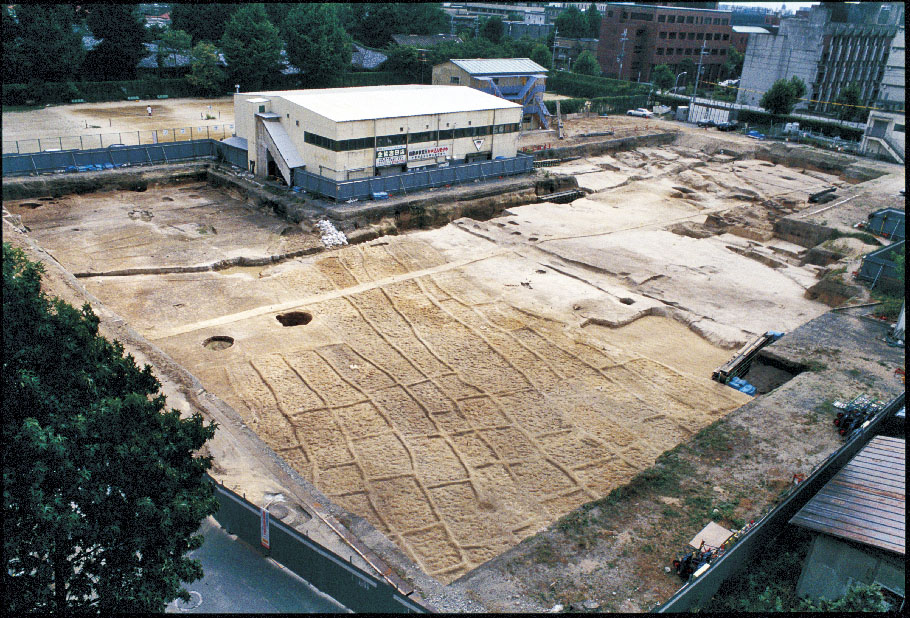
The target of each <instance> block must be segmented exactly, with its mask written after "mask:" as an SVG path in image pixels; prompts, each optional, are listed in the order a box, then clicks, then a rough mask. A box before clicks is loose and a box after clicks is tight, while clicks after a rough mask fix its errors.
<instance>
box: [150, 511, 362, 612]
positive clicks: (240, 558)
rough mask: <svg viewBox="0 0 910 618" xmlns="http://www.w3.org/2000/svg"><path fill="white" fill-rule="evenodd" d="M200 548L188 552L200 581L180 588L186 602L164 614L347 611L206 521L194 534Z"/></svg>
mask: <svg viewBox="0 0 910 618" xmlns="http://www.w3.org/2000/svg"><path fill="white" fill-rule="evenodd" d="M199 532H200V533H202V534H203V535H204V536H205V542H204V543H203V545H202V547H200V548H199V549H197V550H195V551H193V552H190V554H189V555H190V557H192V558H196V559H198V560H199V561H201V562H202V569H203V571H204V573H205V575H204V577H203V578H202V579H200V580H197V581H195V582H193V583H191V584H185V585H184V587H185V588H186V589H187V590H188V591H189V592H190V602H189V603H184V602H183V601H181V600H179V599H177V600H175V601H172V602H171V603H169V604H168V606H167V610H166V611H167V612H168V613H245V614H248V613H255V614H268V613H337V612H347V611H348V609H347V608H345V607H344V606H343V605H341V604H339V603H337V602H336V601H335V600H334V599H332V598H331V597H329V596H327V595H325V594H322V593H321V592H319V591H318V590H316V588H314V587H313V586H311V585H310V584H309V583H308V582H307V581H306V580H304V579H301V578H300V577H297V576H296V575H295V574H294V573H292V572H291V571H289V570H288V569H286V568H284V567H282V566H281V565H279V564H278V563H277V562H275V561H273V560H271V559H269V558H267V557H266V556H265V555H263V554H262V553H260V552H259V551H258V550H257V549H256V548H253V547H252V546H250V545H248V544H247V543H245V542H243V541H242V540H240V539H238V538H237V537H234V536H231V535H229V534H228V533H227V532H226V531H225V530H224V529H223V528H221V526H219V525H218V522H216V521H215V520H214V519H213V518H211V517H209V518H207V519H206V520H205V521H204V522H202V526H200V528H199Z"/></svg>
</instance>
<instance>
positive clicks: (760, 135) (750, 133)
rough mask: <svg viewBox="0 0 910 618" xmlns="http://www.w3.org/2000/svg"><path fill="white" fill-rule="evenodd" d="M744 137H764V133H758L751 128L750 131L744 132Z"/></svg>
mask: <svg viewBox="0 0 910 618" xmlns="http://www.w3.org/2000/svg"><path fill="white" fill-rule="evenodd" d="M746 137H751V138H752V139H765V134H764V133H759V132H758V131H756V130H754V129H753V130H752V131H749V132H748V133H746Z"/></svg>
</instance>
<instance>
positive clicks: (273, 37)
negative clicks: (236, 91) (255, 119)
mask: <svg viewBox="0 0 910 618" xmlns="http://www.w3.org/2000/svg"><path fill="white" fill-rule="evenodd" d="M281 47H282V45H281V38H280V37H279V35H278V28H276V27H275V26H274V25H272V23H271V22H270V21H269V19H268V17H267V16H266V13H265V8H263V6H262V4H246V5H244V6H243V7H241V8H240V9H238V10H237V11H236V12H235V13H234V14H233V15H232V16H231V19H230V21H228V24H227V27H226V28H225V30H224V36H223V37H221V49H222V51H223V52H224V59H225V61H226V62H227V65H228V69H227V70H228V76H229V77H230V79H231V81H232V82H233V83H235V84H240V89H241V90H245V91H252V90H260V89H262V88H263V87H264V86H265V85H266V84H268V82H269V80H270V78H271V77H272V76H274V75H277V74H278V73H279V72H280V71H281Z"/></svg>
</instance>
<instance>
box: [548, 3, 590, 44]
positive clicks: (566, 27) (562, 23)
mask: <svg viewBox="0 0 910 618" xmlns="http://www.w3.org/2000/svg"><path fill="white" fill-rule="evenodd" d="M553 23H555V24H556V30H557V31H558V32H559V36H564V37H568V38H570V39H581V38H584V37H586V36H588V29H589V24H588V20H587V19H585V15H584V13H582V12H581V11H579V10H578V9H577V8H576V7H575V6H574V5H573V6H570V7H569V8H567V9H566V10H565V11H563V12H562V13H560V14H559V17H557V18H556V20H555V21H554V22H553Z"/></svg>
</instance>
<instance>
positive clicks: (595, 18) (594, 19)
mask: <svg viewBox="0 0 910 618" xmlns="http://www.w3.org/2000/svg"><path fill="white" fill-rule="evenodd" d="M600 21H601V15H600V11H598V10H597V5H596V4H594V3H593V2H592V3H591V5H590V6H589V7H588V10H586V11H585V22H587V24H588V38H591V39H599V38H600Z"/></svg>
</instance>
